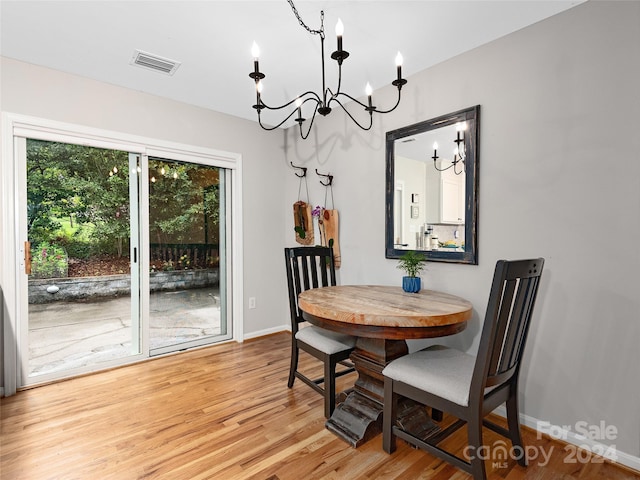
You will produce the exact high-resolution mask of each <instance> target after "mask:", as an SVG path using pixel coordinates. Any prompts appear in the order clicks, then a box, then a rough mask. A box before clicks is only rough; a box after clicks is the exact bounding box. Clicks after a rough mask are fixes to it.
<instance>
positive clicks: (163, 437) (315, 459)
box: [0, 333, 640, 480]
mask: <svg viewBox="0 0 640 480" xmlns="http://www.w3.org/2000/svg"><path fill="white" fill-rule="evenodd" d="M289 339H290V337H289V334H288V333H282V334H276V335H271V336H268V337H263V338H260V339H257V340H252V341H248V342H245V343H244V344H235V343H233V344H225V345H217V346H213V347H208V348H205V349H200V350H194V351H190V352H185V353H181V354H179V355H174V356H169V357H164V358H160V359H155V360H152V361H148V362H145V363H141V364H137V365H131V366H127V367H123V368H119V369H115V370H111V371H108V372H103V373H98V374H94V375H89V376H85V377H80V378H76V379H71V380H67V381H63V382H59V383H55V384H51V385H46V386H42V387H38V388H34V389H31V390H25V391H22V392H19V393H18V394H17V395H16V396H14V397H9V398H4V399H2V400H1V402H0V408H1V410H0V413H1V430H0V433H1V437H0V478H2V479H3V480H18V479H20V480H22V479H24V480H41V479H56V480H61V479H65V480H66V479H80V480H84V479H91V480H93V479H100V480H104V479H117V480H120V479H125V480H129V479H170V480H180V479H185V480H187V479H188V480H196V479H225V480H228V479H233V480H234V479H262V480H288V479H291V480H302V479H345V478H349V479H389V480H392V479H404V480H410V479H433V480H444V479H468V478H470V477H469V476H468V475H466V474H465V473H463V472H461V471H460V470H458V469H456V468H455V467H452V466H450V465H448V464H446V463H443V462H441V461H440V460H437V459H435V458H434V457H432V456H430V455H428V454H426V453H424V452H422V451H419V450H415V449H413V448H411V447H409V446H408V445H407V444H406V443H404V442H402V441H398V450H397V451H396V452H395V453H394V454H393V455H387V454H386V453H384V452H383V451H382V439H381V436H379V437H377V438H375V439H374V440H372V441H371V442H369V443H367V444H366V445H364V446H362V447H360V448H358V449H352V448H351V447H349V446H348V445H347V444H345V443H344V442H342V441H341V440H339V439H338V438H337V437H335V436H334V435H333V434H331V433H330V432H329V431H327V430H326V429H325V428H324V417H323V414H322V411H323V410H322V398H321V396H320V395H318V394H317V393H315V392H314V391H313V390H311V389H310V388H309V387H307V386H306V385H304V384H302V383H301V382H296V384H295V385H294V387H293V388H292V389H288V388H287V385H286V384H287V374H288V365H289ZM301 366H302V368H304V369H306V370H307V371H310V370H314V371H315V372H316V373H320V372H321V370H320V368H319V364H318V363H316V362H315V360H313V359H312V358H311V357H308V356H306V354H304V353H302V354H301ZM353 380H354V376H353V374H352V375H348V376H346V377H343V378H341V379H340V380H339V385H340V386H341V387H343V388H344V387H346V386H347V385H348V384H349V383H350V382H351V383H352V382H353ZM445 421H446V419H445ZM524 433H525V443H527V444H528V445H533V446H536V447H537V448H538V449H544V450H545V452H549V451H552V452H553V454H552V456H551V460H550V462H549V464H548V465H546V466H540V465H539V464H538V463H539V460H536V461H532V462H530V466H529V467H528V468H526V469H524V468H522V467H520V466H518V465H517V464H516V463H515V462H514V461H512V460H508V461H506V463H505V464H504V465H500V466H495V465H491V464H490V462H487V468H488V470H489V472H490V476H489V478H490V479H501V480H502V479H504V480H519V479H536V480H538V479H540V480H546V479H549V480H551V479H569V478H580V479H611V480H623V479H624V480H627V479H636V480H637V479H640V475H636V474H633V473H631V472H629V471H628V470H624V469H622V468H619V467H618V466H615V465H611V464H608V463H602V462H600V461H599V459H598V458H592V459H591V460H590V461H584V462H577V463H567V457H568V452H567V451H565V445H564V444H561V443H557V442H555V441H551V440H549V439H546V438H536V434H535V433H534V432H531V431H526V430H525V432H524ZM500 438H501V437H497V436H495V435H493V434H492V433H491V432H489V431H487V433H486V436H485V439H486V440H487V442H489V444H491V442H496V441H497V440H498V439H500ZM464 440H465V432H464V431H462V432H460V434H459V435H457V436H456V437H454V438H452V439H451V443H450V445H449V446H450V447H453V448H459V449H462V448H463V445H464ZM574 458H575V457H574ZM579 458H580V457H579Z"/></svg>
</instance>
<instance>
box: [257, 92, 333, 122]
mask: <svg viewBox="0 0 640 480" xmlns="http://www.w3.org/2000/svg"><path fill="white" fill-rule="evenodd" d="M304 97H307V98H304ZM310 97H311V98H310ZM298 98H299V99H303V98H304V100H303V101H302V103H306V102H311V101H315V102H317V103H321V102H322V100H321V99H320V97H319V96H318V94H317V93H316V92H312V91H311V90H309V91H307V92H304V93H303V94H302V95H300V96H298V97H296V98H294V99H293V100H290V101H288V102H287V103H284V104H282V105H280V106H279V107H270V106H269V105H267V104H266V103H264V102H263V101H262V98H261V99H260V108H266V109H267V110H282V109H283V108H287V107H289V106H291V105H293V104H295V103H296V100H297V99H298ZM289 116H291V115H289ZM287 118H288V117H287Z"/></svg>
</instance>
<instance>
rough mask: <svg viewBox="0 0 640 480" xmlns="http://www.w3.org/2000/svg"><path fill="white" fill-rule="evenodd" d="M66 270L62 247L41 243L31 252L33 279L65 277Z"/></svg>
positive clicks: (66, 261)
mask: <svg viewBox="0 0 640 480" xmlns="http://www.w3.org/2000/svg"><path fill="white" fill-rule="evenodd" d="M68 268H69V262H68V259H67V254H66V252H65V251H64V249H63V248H62V247H59V246H57V245H51V244H49V243H48V242H42V243H40V244H39V245H38V246H37V247H36V248H35V249H33V250H32V251H31V275H32V277H33V278H61V277H66V276H67V271H68Z"/></svg>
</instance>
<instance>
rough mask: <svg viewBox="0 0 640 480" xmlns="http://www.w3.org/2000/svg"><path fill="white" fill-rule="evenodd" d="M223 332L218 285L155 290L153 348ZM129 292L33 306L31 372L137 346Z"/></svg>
mask: <svg viewBox="0 0 640 480" xmlns="http://www.w3.org/2000/svg"><path fill="white" fill-rule="evenodd" d="M220 333H221V322H220V293H219V289H218V287H217V286H216V287H208V288H198V289H189V290H176V291H165V292H158V293H152V294H151V298H150V332H149V337H150V346H151V348H152V349H153V348H159V347H165V346H168V345H177V344H181V343H184V342H188V341H191V340H196V339H199V338H203V337H207V336H215V335H219V334H220ZM131 350H132V344H131V300H130V298H129V297H128V296H126V297H125V296H123V297H109V298H101V299H96V300H84V301H75V302H67V301H64V302H55V303H48V304H37V305H30V306H29V373H30V375H41V374H44V373H52V372H57V371H62V370H67V369H71V368H78V367H82V366H86V365H92V364H99V363H101V362H104V361H108V360H113V359H116V358H121V357H126V356H128V355H130V354H131V353H132V352H131Z"/></svg>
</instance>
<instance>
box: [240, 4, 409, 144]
mask: <svg viewBox="0 0 640 480" xmlns="http://www.w3.org/2000/svg"><path fill="white" fill-rule="evenodd" d="M287 1H288V2H289V5H290V6H291V9H292V10H293V13H294V14H295V16H296V18H297V19H298V22H299V23H300V25H301V26H302V27H304V28H305V29H306V30H307V31H308V32H309V33H310V34H312V35H319V36H320V51H321V55H322V93H321V94H318V93H316V92H314V91H307V92H304V93H303V94H301V95H298V96H297V97H296V98H294V99H292V100H290V101H289V102H287V103H285V104H283V105H280V106H277V107H272V106H269V105H267V104H266V103H264V101H263V100H262V89H263V86H262V80H263V79H264V78H265V75H264V73H262V72H260V67H259V57H260V49H259V48H258V45H257V44H256V43H255V42H253V47H252V49H251V53H252V55H253V72H251V73H250V74H249V77H251V78H252V79H253V80H254V81H255V84H256V104H255V105H253V108H255V109H256V111H257V113H258V123H259V124H260V126H261V127H262V128H263V129H264V130H275V129H276V128H279V127H280V126H282V125H283V124H284V123H285V122H286V121H287V120H289V119H290V118H291V117H292V116H293V115H296V114H297V117H296V118H295V119H294V120H295V121H296V122H297V123H298V126H299V128H300V136H301V137H302V138H303V139H306V138H307V137H308V136H309V132H310V131H311V127H312V126H313V121H314V120H315V118H316V113H319V114H320V115H322V116H327V115H328V114H329V113H331V106H332V105H333V104H337V105H338V106H340V107H341V108H342V110H344V112H345V113H346V114H347V115H348V116H349V118H351V120H353V122H354V123H355V124H356V125H357V126H358V127H360V128H361V129H362V130H369V129H370V128H371V126H372V125H373V114H374V112H376V113H389V112H392V111H393V110H395V109H396V107H397V106H398V105H399V104H400V90H401V89H402V86H403V85H404V84H406V83H407V80H405V79H404V78H402V55H401V54H400V52H398V55H397V56H396V68H397V78H396V79H395V80H394V81H393V82H391V84H392V85H394V86H395V87H396V88H397V89H398V100H397V101H396V104H395V105H394V106H393V108H390V109H389V110H380V109H378V107H376V106H375V105H373V100H372V98H371V95H372V92H373V91H372V88H371V85H370V84H369V83H367V86H366V89H365V93H366V95H367V103H366V104H365V103H362V102H360V101H359V100H357V99H356V98H354V97H352V96H351V95H349V94H347V93H345V92H342V91H341V90H340V88H341V84H342V62H343V61H344V60H345V59H346V58H347V57H348V56H349V52H347V51H345V50H343V49H342V34H343V32H344V26H343V24H342V21H341V20H340V19H338V23H337V24H336V36H337V41H338V48H337V50H336V51H335V52H333V53H332V54H331V58H332V59H333V60H335V61H336V62H337V63H338V86H337V88H336V90H335V92H334V91H332V90H331V89H330V88H328V87H327V86H326V81H325V63H324V39H325V34H324V11H320V29H319V30H312V29H311V28H309V27H308V26H307V25H306V24H305V23H304V22H303V21H302V18H301V17H300V15H299V14H298V11H297V9H296V7H295V5H294V4H293V1H292V0H287ZM345 99H347V100H351V101H353V102H355V103H356V104H358V105H360V106H361V107H363V108H364V111H366V112H368V113H369V122H368V125H366V123H365V124H362V123H360V122H358V120H356V118H355V117H354V116H353V115H352V114H351V113H350V112H349V111H348V110H347V109H346V108H345V106H344V104H343V103H342V101H344V100H345ZM307 104H309V105H307ZM305 105H306V107H305ZM303 107H305V108H304V110H305V111H311V110H313V113H312V115H311V120H310V122H309V124H308V128H307V129H306V132H305V131H304V129H303V127H302V125H303V123H305V122H306V121H307V119H306V118H304V117H303V116H302V113H303ZM263 109H264V110H285V113H286V111H288V110H286V109H290V113H289V114H288V115H287V116H286V117H284V119H283V120H282V121H281V122H280V123H278V124H277V125H276V126H274V127H269V126H265V125H263V124H262V118H261V116H260V113H261V112H262V110H263Z"/></svg>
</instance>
